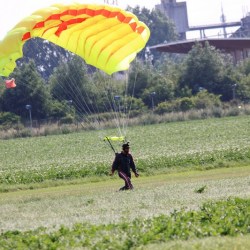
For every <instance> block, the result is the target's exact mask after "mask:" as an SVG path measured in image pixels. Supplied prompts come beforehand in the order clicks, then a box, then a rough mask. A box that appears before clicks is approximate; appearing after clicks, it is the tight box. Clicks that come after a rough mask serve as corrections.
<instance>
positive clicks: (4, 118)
mask: <svg viewBox="0 0 250 250" xmlns="http://www.w3.org/2000/svg"><path fill="white" fill-rule="evenodd" d="M18 122H20V117H19V116H17V115H15V114H13V113H10V112H2V113H0V126H2V127H4V128H8V127H11V126H12V125H14V124H17V123H18Z"/></svg>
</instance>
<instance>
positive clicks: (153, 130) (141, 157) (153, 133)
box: [0, 116, 250, 190]
mask: <svg viewBox="0 0 250 250" xmlns="http://www.w3.org/2000/svg"><path fill="white" fill-rule="evenodd" d="M249 127H250V116H239V117H230V118H221V119H207V120H198V121H186V122H175V123H165V124H157V125H149V126H136V127H132V128H130V129H129V134H128V138H129V139H131V146H132V153H133V155H134V157H135V161H136V163H137V167H138V169H139V171H140V172H141V173H144V174H153V173H166V172H171V171H179V170H181V171H184V170H189V169H190V168H198V169H209V168H218V167H229V166H232V165H235V164H246V163H247V164H248V163H249V161H250V140H249V137H250V130H249ZM101 133H102V135H104V134H105V135H113V134H114V131H112V130H108V131H102V132H101ZM99 135H100V133H99V132H98V131H88V132H81V133H74V134H67V135H57V136H47V137H38V138H25V139H15V140H1V141H0V158H1V162H0V185H1V184H2V185H8V184H11V185H13V184H15V185H17V184H30V183H41V182H46V181H49V180H51V181H55V180H72V179H82V178H86V177H94V178H96V177H97V176H106V175H107V173H108V172H109V168H110V165H111V163H112V161H113V157H114V156H113V152H112V151H111V150H110V148H109V147H108V146H107V145H106V144H105V143H104V142H103V141H102V140H100V139H99ZM116 146H117V145H116ZM119 148H120V145H118V146H117V149H118V150H119ZM4 189H6V186H1V190H4ZM7 190H8V188H7Z"/></svg>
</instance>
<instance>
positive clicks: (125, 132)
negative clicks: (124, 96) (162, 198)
mask: <svg viewBox="0 0 250 250" xmlns="http://www.w3.org/2000/svg"><path fill="white" fill-rule="evenodd" d="M135 61H136V59H135ZM129 73H130V69H129V70H128V71H127V72H126V84H127V87H126V90H127V91H128V84H129ZM137 75H138V71H137V67H136V72H135V78H134V81H133V89H132V93H131V98H130V102H129V103H127V105H128V112H127V114H126V120H125V121H126V123H125V124H124V134H125V135H127V130H128V123H129V119H130V112H131V110H132V105H133V97H134V92H135V84H136V81H137Z"/></svg>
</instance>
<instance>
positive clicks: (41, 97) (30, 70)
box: [2, 61, 50, 119]
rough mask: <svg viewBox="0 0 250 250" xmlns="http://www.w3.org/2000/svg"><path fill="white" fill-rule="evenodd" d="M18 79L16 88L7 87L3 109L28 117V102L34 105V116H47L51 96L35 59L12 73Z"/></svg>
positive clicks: (39, 117)
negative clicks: (38, 70) (26, 107)
mask: <svg viewBox="0 0 250 250" xmlns="http://www.w3.org/2000/svg"><path fill="white" fill-rule="evenodd" d="M12 76H13V77H14V78H15V80H16V85H17V86H16V88H14V89H5V91H4V93H3V96H2V99H3V101H2V102H3V111H5V112H12V113H15V114H17V115H19V116H21V117H23V118H24V117H27V110H26V109H25V106H26V105H27V104H29V105H31V106H32V116H33V117H34V118H37V119H41V118H45V117H46V116H47V114H48V112H49V103H50V96H49V92H48V89H47V86H46V85H45V82H44V81H43V79H42V78H41V76H40V75H39V73H38V72H37V71H36V66H35V63H34V61H30V62H28V63H27V64H23V65H22V66H21V67H20V68H17V69H16V70H15V73H13V75H12Z"/></svg>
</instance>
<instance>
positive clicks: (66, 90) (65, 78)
mask: <svg viewBox="0 0 250 250" xmlns="http://www.w3.org/2000/svg"><path fill="white" fill-rule="evenodd" d="M49 84H50V86H51V94H52V97H53V99H57V100H59V101H70V102H72V105H73V106H74V108H75V109H76V111H77V112H78V113H82V112H84V110H86V109H88V107H89V106H91V105H90V103H89V98H88V86H89V77H88V73H87V68H86V65H85V63H84V61H83V60H82V59H81V58H80V57H78V56H74V57H73V59H72V60H71V61H69V62H66V63H62V64H61V65H60V66H59V67H58V68H56V70H55V72H54V74H53V75H52V76H51V78H50V80H49Z"/></svg>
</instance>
